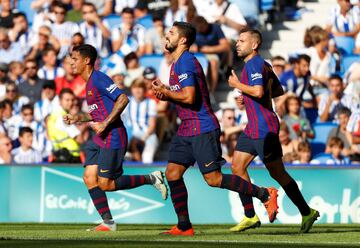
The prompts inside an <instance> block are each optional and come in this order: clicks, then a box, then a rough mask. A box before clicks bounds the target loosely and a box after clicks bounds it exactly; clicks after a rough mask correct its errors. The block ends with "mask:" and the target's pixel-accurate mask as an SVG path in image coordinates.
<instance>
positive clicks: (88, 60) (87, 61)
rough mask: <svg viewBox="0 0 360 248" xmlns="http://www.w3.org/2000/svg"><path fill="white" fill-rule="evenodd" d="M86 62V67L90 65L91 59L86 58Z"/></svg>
mask: <svg viewBox="0 0 360 248" xmlns="http://www.w3.org/2000/svg"><path fill="white" fill-rule="evenodd" d="M84 61H85V64H86V65H90V58H89V57H85V58H84Z"/></svg>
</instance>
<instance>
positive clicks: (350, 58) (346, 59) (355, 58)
mask: <svg viewBox="0 0 360 248" xmlns="http://www.w3.org/2000/svg"><path fill="white" fill-rule="evenodd" d="M354 62H360V55H356V54H349V55H345V56H343V57H342V59H341V72H342V73H345V72H346V71H347V70H348V69H349V68H350V66H351V64H352V63H354Z"/></svg>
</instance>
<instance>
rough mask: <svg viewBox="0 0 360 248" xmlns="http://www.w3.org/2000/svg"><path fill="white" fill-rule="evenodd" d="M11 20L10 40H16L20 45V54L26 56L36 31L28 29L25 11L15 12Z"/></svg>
mask: <svg viewBox="0 0 360 248" xmlns="http://www.w3.org/2000/svg"><path fill="white" fill-rule="evenodd" d="M13 21H14V27H13V28H12V29H11V30H10V31H9V37H10V40H11V41H12V42H18V43H19V44H20V46H21V53H22V55H23V56H26V55H27V54H28V53H29V51H30V49H31V45H32V44H33V43H34V42H35V38H36V33H35V32H34V31H33V30H31V29H29V23H28V21H27V19H26V14H25V13H22V12H19V13H15V14H14V19H13Z"/></svg>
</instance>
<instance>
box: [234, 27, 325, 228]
mask: <svg viewBox="0 0 360 248" xmlns="http://www.w3.org/2000/svg"><path fill="white" fill-rule="evenodd" d="M261 43H262V37H261V33H260V32H259V31H257V30H254V29H251V28H245V29H243V30H242V31H241V32H240V36H239V40H238V41H237V44H236V47H237V53H238V56H239V57H241V58H243V59H244V61H245V67H244V69H243V71H242V73H241V80H239V79H238V77H237V76H236V74H235V72H234V71H232V75H231V76H230V77H229V85H230V86H231V87H233V88H237V89H238V90H239V91H240V92H242V96H241V98H240V101H241V102H242V103H244V104H245V108H246V113H247V116H248V119H249V122H248V124H247V125H246V128H245V130H244V132H243V133H241V135H240V136H239V138H238V142H237V145H236V151H235V153H234V157H233V161H232V171H233V174H235V175H238V176H240V177H242V178H244V179H246V180H247V181H248V182H250V178H249V174H248V173H247V167H248V166H249V164H250V162H251V161H252V160H253V159H254V158H255V156H256V155H259V156H260V158H261V159H262V161H263V162H264V164H265V166H266V168H267V169H268V171H269V172H270V175H271V177H272V178H274V179H275V180H276V181H277V182H278V183H279V184H280V185H281V186H282V187H283V189H284V190H285V193H286V194H287V195H288V197H289V198H290V200H291V201H292V202H293V203H294V204H295V205H296V207H297V208H298V209H299V211H300V213H301V215H302V216H303V218H302V224H301V230H300V231H301V232H308V231H309V230H310V228H311V227H312V225H313V223H314V222H315V221H316V219H317V218H318V217H319V212H318V211H316V210H314V209H311V208H310V207H309V206H308V205H307V203H306V202H305V200H304V198H303V196H302V194H301V192H300V190H299V188H298V186H297V184H296V182H295V181H294V179H292V178H291V176H290V175H289V174H288V173H287V172H286V170H285V167H284V164H283V162H282V149H281V145H280V141H279V121H278V118H277V116H276V114H275V112H274V111H273V106H272V98H274V97H278V96H281V95H283V94H284V92H283V90H282V87H281V85H280V82H279V80H278V78H277V77H276V75H275V73H274V72H273V70H272V68H271V66H270V65H269V64H268V63H267V62H265V61H264V59H263V58H262V57H261V56H260V55H259V54H258V50H259V48H260V46H261ZM240 199H241V202H242V204H243V206H244V210H245V217H244V219H243V220H242V221H241V222H240V223H239V224H238V225H237V226H235V227H233V228H232V229H231V230H232V231H243V230H246V229H249V228H254V227H258V226H260V220H259V218H258V217H257V215H256V214H255V211H254V206H253V202H252V197H251V196H248V195H245V194H240Z"/></svg>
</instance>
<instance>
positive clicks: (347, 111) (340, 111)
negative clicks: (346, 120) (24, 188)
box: [336, 107, 351, 117]
mask: <svg viewBox="0 0 360 248" xmlns="http://www.w3.org/2000/svg"><path fill="white" fill-rule="evenodd" d="M336 114H337V115H346V116H347V117H350V115H351V110H350V109H348V108H347V107H340V108H339V109H338V111H337V112H336Z"/></svg>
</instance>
